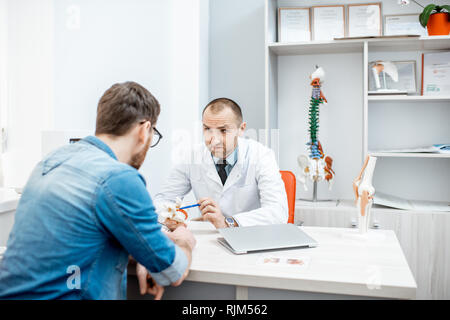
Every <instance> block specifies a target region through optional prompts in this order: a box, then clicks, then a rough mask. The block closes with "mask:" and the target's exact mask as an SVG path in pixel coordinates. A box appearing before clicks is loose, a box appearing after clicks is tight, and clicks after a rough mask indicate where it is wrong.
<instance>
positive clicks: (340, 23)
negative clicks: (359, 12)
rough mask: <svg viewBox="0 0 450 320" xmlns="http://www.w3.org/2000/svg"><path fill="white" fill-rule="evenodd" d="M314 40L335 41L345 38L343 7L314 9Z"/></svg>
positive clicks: (319, 7)
mask: <svg viewBox="0 0 450 320" xmlns="http://www.w3.org/2000/svg"><path fill="white" fill-rule="evenodd" d="M311 10H312V20H313V23H312V25H313V34H312V38H313V40H333V39H334V38H343V37H345V10H344V6H343V5H335V6H316V7H312V8H311Z"/></svg>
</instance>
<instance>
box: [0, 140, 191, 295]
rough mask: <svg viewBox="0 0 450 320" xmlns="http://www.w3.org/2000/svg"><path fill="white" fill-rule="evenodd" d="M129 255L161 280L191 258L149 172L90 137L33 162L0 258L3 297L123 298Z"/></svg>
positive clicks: (177, 274) (175, 277)
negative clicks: (168, 224) (151, 189)
mask: <svg viewBox="0 0 450 320" xmlns="http://www.w3.org/2000/svg"><path fill="white" fill-rule="evenodd" d="M129 254H131V255H132V256H133V257H134V258H135V259H136V260H137V261H138V262H139V263H141V264H142V265H144V266H145V267H146V268H147V269H148V270H149V271H150V273H151V275H152V276H153V278H154V279H155V281H156V282H157V283H159V284H160V285H169V284H170V283H172V282H175V281H176V280H178V279H179V278H180V277H181V276H182V274H183V273H184V271H185V270H186V268H187V264H188V261H187V257H186V255H185V254H184V252H183V251H182V250H181V249H180V247H178V246H176V245H175V244H174V243H173V242H172V241H171V240H170V239H169V238H168V237H167V236H166V235H164V234H163V233H162V231H161V226H160V225H159V224H158V222H157V215H156V213H155V207H154V206H153V202H152V200H151V198H150V196H149V194H148V192H147V189H146V185H145V180H144V178H143V177H142V176H141V175H140V174H139V172H138V171H137V170H136V169H134V168H133V167H131V166H129V165H127V164H124V163H121V162H119V161H117V158H116V156H115V155H114V153H113V152H112V150H111V149H110V148H109V147H108V146H107V145H106V144H105V143H103V142H102V141H101V140H100V139H98V138H96V137H94V136H89V137H86V138H85V139H83V140H81V141H79V142H77V143H75V144H72V145H68V146H65V147H62V148H59V149H57V150H56V151H54V152H52V153H51V154H50V155H48V156H47V157H46V158H45V159H44V160H42V161H41V162H39V163H38V164H37V166H36V167H35V168H34V170H33V172H32V174H31V176H30V178H29V180H28V182H27V184H26V186H25V188H24V190H23V194H22V197H21V199H20V201H19V205H18V207H17V210H16V215H15V223H14V227H13V229H12V231H11V234H10V236H9V239H8V243H7V250H6V252H5V254H4V257H3V260H1V261H0V299H125V298H126V267H127V264H128V255H129Z"/></svg>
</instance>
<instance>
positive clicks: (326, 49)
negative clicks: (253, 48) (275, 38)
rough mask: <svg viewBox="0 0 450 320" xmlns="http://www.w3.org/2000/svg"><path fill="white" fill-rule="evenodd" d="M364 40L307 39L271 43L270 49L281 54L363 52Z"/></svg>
mask: <svg viewBox="0 0 450 320" xmlns="http://www.w3.org/2000/svg"><path fill="white" fill-rule="evenodd" d="M363 46H364V42H363V41H361V40H340V41H334V40H331V41H305V42H295V43H281V42H276V43H271V44H269V49H270V50H271V51H272V52H273V53H275V54H276V55H279V56H289V55H302V54H322V53H352V52H361V53H362V50H363Z"/></svg>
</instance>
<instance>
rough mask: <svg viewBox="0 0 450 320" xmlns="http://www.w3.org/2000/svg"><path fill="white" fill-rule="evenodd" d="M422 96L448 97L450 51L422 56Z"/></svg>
mask: <svg viewBox="0 0 450 320" xmlns="http://www.w3.org/2000/svg"><path fill="white" fill-rule="evenodd" d="M422 95H424V96H450V51H446V52H432V53H423V54H422Z"/></svg>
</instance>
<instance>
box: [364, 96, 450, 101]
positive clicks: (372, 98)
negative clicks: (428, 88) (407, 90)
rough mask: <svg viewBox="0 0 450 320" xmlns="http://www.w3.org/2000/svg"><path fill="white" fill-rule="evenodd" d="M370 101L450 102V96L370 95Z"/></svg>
mask: <svg viewBox="0 0 450 320" xmlns="http://www.w3.org/2000/svg"><path fill="white" fill-rule="evenodd" d="M368 99H369V101H422V102H433V101H435V102H441V101H450V96H405V95H373V96H371V95H369V96H368Z"/></svg>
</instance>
